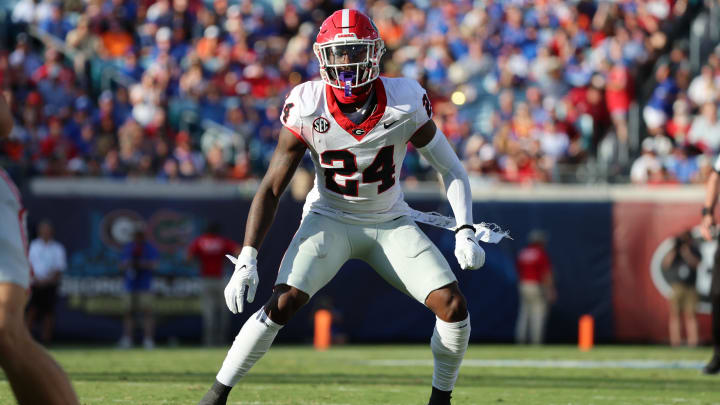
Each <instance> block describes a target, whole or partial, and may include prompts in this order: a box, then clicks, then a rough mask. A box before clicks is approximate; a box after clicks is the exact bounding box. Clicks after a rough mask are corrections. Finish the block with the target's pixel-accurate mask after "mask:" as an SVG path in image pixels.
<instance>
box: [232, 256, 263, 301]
mask: <svg viewBox="0 0 720 405" xmlns="http://www.w3.org/2000/svg"><path fill="white" fill-rule="evenodd" d="M225 257H227V258H228V259H230V261H231V262H233V264H234V265H235V272H234V273H233V275H232V277H231V278H230V281H229V282H228V283H227V286H225V304H227V307H228V309H229V310H230V312H232V313H233V314H237V313H238V312H242V311H243V306H244V304H245V287H246V286H247V289H248V290H247V302H248V303H250V302H253V300H254V299H255V291H256V290H257V286H258V283H259V282H260V278H259V277H258V272H257V259H256V258H257V250H256V249H255V248H254V247H252V246H245V247H243V248H242V250H241V251H240V254H239V255H238V257H237V259H236V258H235V257H233V256H230V255H225Z"/></svg>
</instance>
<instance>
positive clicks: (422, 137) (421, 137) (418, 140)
mask: <svg viewBox="0 0 720 405" xmlns="http://www.w3.org/2000/svg"><path fill="white" fill-rule="evenodd" d="M435 132H437V127H436V126H435V122H434V121H433V120H428V121H427V122H426V123H425V124H423V126H421V127H420V129H418V130H417V132H415V134H413V136H412V138H410V143H412V144H413V146H414V147H415V148H422V147H423V146H425V145H427V144H428V143H430V141H432V139H433V137H435Z"/></svg>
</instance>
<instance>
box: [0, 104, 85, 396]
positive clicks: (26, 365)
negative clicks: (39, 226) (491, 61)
mask: <svg viewBox="0 0 720 405" xmlns="http://www.w3.org/2000/svg"><path fill="white" fill-rule="evenodd" d="M12 125H13V119H12V116H11V114H10V108H9V107H8V105H7V103H6V101H5V99H4V98H3V96H2V95H0V139H2V138H4V137H6V136H8V134H10V130H11V129H12ZM27 247H28V246H27V234H26V229H25V210H24V209H23V207H22V203H21V201H20V193H19V192H18V189H17V188H16V187H15V184H14V183H13V182H12V180H10V177H9V176H8V174H7V173H6V172H5V170H3V169H2V168H0V366H1V367H2V369H3V371H5V375H7V378H8V381H9V382H10V386H11V387H12V390H13V392H14V393H15V397H16V398H17V400H18V403H20V405H37V404H48V405H74V404H77V403H78V400H77V398H76V397H75V392H74V391H73V389H72V387H71V386H70V382H69V381H68V378H67V376H66V375H65V373H64V372H63V370H62V369H61V368H60V366H59V365H58V364H57V363H55V361H54V360H53V359H52V358H51V357H50V355H48V354H47V353H46V352H45V350H43V348H42V347H41V346H40V345H38V344H37V343H35V341H33V339H32V337H31V336H30V333H29V332H28V329H27V328H26V327H25V322H24V319H23V315H24V313H25V304H26V303H27V299H28V283H29V281H30V263H29V262H28V258H27Z"/></svg>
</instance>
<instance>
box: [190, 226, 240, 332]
mask: <svg viewBox="0 0 720 405" xmlns="http://www.w3.org/2000/svg"><path fill="white" fill-rule="evenodd" d="M238 253H240V247H239V246H238V245H237V243H235V242H234V241H232V240H230V239H228V238H225V237H223V236H222V235H220V223H218V222H212V223H210V224H209V225H208V227H207V229H206V230H205V233H203V234H202V235H200V236H198V237H197V238H195V239H194V240H193V241H192V242H191V243H190V246H189V247H188V259H197V260H198V261H199V262H200V278H201V282H202V292H201V297H202V307H203V309H202V317H203V343H204V344H205V346H213V345H216V344H220V343H223V344H224V343H225V335H226V332H227V323H228V322H227V321H228V317H227V316H226V315H228V313H227V312H225V311H224V306H225V301H224V300H223V290H224V288H225V280H223V263H224V262H225V255H226V254H232V255H237V254H238Z"/></svg>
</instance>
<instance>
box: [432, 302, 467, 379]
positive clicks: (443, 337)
mask: <svg viewBox="0 0 720 405" xmlns="http://www.w3.org/2000/svg"><path fill="white" fill-rule="evenodd" d="M469 340H470V314H468V317H467V318H465V320H464V321H460V322H444V321H443V320H441V319H440V318H436V319H435V330H434V331H433V335H432V338H431V339H430V347H431V348H432V353H433V358H434V359H435V370H434V371H433V382H432V385H433V387H435V388H437V389H439V390H442V391H452V390H453V388H454V387H455V381H457V377H458V372H459V371H460V364H461V363H462V359H463V356H464V355H465V351H466V350H467V347H468V341H469Z"/></svg>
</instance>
